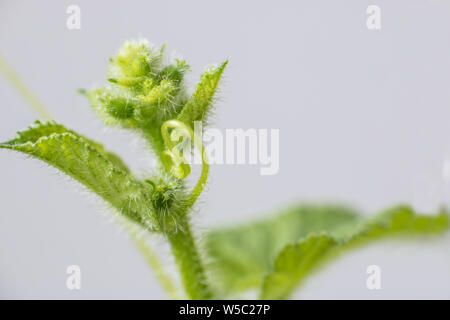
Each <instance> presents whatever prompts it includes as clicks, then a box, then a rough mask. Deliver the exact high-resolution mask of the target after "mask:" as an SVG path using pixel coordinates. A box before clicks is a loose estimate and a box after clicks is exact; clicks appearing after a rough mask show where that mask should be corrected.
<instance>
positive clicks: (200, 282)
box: [167, 217, 213, 300]
mask: <svg viewBox="0 0 450 320" xmlns="http://www.w3.org/2000/svg"><path fill="white" fill-rule="evenodd" d="M181 223H182V225H181V227H180V230H178V232H175V233H169V234H168V235H167V238H168V240H169V242H170V245H171V248H172V253H173V255H174V257H175V262H176V264H177V266H178V269H179V270H180V276H181V281H182V283H183V286H184V288H185V290H186V293H187V295H188V296H189V298H190V299H193V300H205V299H211V298H212V297H213V293H212V291H211V289H210V287H209V285H208V281H207V278H206V275H205V271H204V268H203V265H202V263H201V259H200V254H199V252H198V250H197V246H196V243H195V240H194V237H193V235H192V232H191V227H190V224H189V221H188V220H187V218H186V217H185V218H183V220H182V222H181Z"/></svg>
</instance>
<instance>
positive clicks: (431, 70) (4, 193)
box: [0, 0, 450, 299]
mask: <svg viewBox="0 0 450 320" xmlns="http://www.w3.org/2000/svg"><path fill="white" fill-rule="evenodd" d="M72 3H73V4H78V5H79V6H80V7H81V14H82V28H81V30H79V31H69V30H67V28H66V18H67V14H66V8H67V6H68V5H69V4H72ZM370 4H376V5H379V6H380V7H381V9H382V29H381V30H380V31H369V30H368V29H367V28H366V17H367V15H366V8H367V6H368V5H370ZM138 36H142V37H146V38H148V39H149V40H150V41H152V42H153V43H155V44H161V43H167V44H168V52H173V51H176V52H177V53H179V54H181V55H182V56H183V57H185V58H186V59H187V60H188V62H189V63H190V64H191V66H192V70H193V72H192V82H191V83H195V81H196V80H197V79H198V76H199V73H200V72H201V71H202V69H203V67H205V66H206V65H209V64H212V63H216V62H220V61H221V60H223V59H224V58H230V64H229V68H228V70H227V71H226V80H225V82H224V83H223V86H222V90H221V97H222V99H221V100H220V102H219V103H218V105H217V112H216V119H217V121H216V122H215V126H216V127H218V128H221V129H225V128H244V129H246V128H279V129H280V136H281V141H280V152H281V155H280V162H281V163H280V172H279V174H278V175H276V176H260V175H259V169H258V167H256V166H215V167H213V169H212V174H211V180H210V183H209V185H208V190H207V192H206V193H205V195H204V196H203V198H202V202H203V204H202V205H201V206H199V212H198V213H197V215H196V219H195V220H196V221H197V222H198V225H199V226H200V229H204V228H207V227H209V226H217V225H221V224H230V223H232V222H237V221H242V220H246V219H250V218H252V217H257V216H259V215H262V214H265V213H270V212H272V211H273V210H275V209H277V208H280V207H283V206H284V205H289V204H291V203H293V202H296V201H308V202H311V201H312V202H314V201H322V200H331V201H333V200H335V201H339V202H345V203H349V204H353V205H355V206H356V207H357V208H360V209H361V210H363V211H364V212H365V213H367V214H369V213H373V212H375V211H378V210H381V209H383V208H386V207H388V206H390V205H394V204H397V203H400V202H406V203H409V204H412V205H414V207H415V208H416V209H418V210H424V211H430V210H436V208H437V207H438V206H439V205H440V204H446V203H448V202H449V199H450V197H449V196H450V187H449V183H447V182H446V181H445V177H444V176H443V174H442V168H443V163H444V162H445V161H446V160H450V125H449V119H450V109H449V106H450V90H449V87H450V3H449V2H448V1H425V0H422V1H417V0H414V1H412V0H403V1H401V0H397V1H381V0H377V1H362V0H354V1H332V0H328V1H321V0H311V1H271V2H265V1H220V2H219V1H210V0H208V1H206V0H205V1H130V0H127V1H80V0H73V1H16V0H15V1H5V0H2V1H1V2H0V54H1V55H3V56H4V58H6V59H7V60H8V61H9V63H10V64H11V65H12V66H13V67H14V69H15V70H16V71H17V72H18V73H19V74H20V76H21V77H23V78H24V79H25V80H26V82H27V84H28V85H29V86H30V87H31V88H32V89H33V90H34V91H35V92H36V93H37V95H38V96H39V98H40V99H41V100H42V101H43V102H44V104H45V105H46V106H47V107H48V108H49V109H50V111H51V113H52V114H53V116H54V117H55V118H56V119H57V120H58V121H60V122H62V123H64V124H66V125H67V126H69V127H71V128H74V129H76V130H79V131H81V132H83V133H85V134H87V135H89V136H91V137H95V138H96V139H97V140H100V141H102V142H104V143H105V144H106V145H107V146H108V148H110V149H112V150H115V151H118V152H119V153H120V154H121V155H123V156H124V158H125V159H126V160H127V161H128V162H129V163H130V164H131V166H132V168H134V169H136V170H138V171H141V172H142V171H144V170H146V169H147V168H148V167H149V165H150V162H151V160H150V159H151V157H150V156H149V155H148V154H147V153H145V152H142V151H140V150H139V148H138V146H139V145H140V143H139V142H137V141H136V139H135V138H133V137H130V136H129V135H126V134H124V133H123V132H121V131H117V130H111V129H108V130H105V129H104V127H103V125H102V124H101V122H100V121H99V120H97V119H96V116H95V115H94V113H93V112H91V110H90V109H89V106H88V103H87V102H86V101H85V99H84V98H83V97H81V96H79V95H77V93H76V91H75V90H76V89H77V88H80V87H90V86H91V85H93V84H94V83H103V82H104V81H105V70H106V66H107V57H108V56H111V55H113V54H114V53H115V52H116V50H117V49H118V48H119V47H120V45H121V44H122V42H123V41H124V40H126V39H129V38H132V37H138ZM0 97H1V103H0V110H1V114H2V116H1V117H0V139H1V140H2V141H4V140H7V139H9V138H11V137H12V136H13V133H14V132H15V131H16V130H17V129H21V128H24V127H26V126H27V125H29V124H30V123H31V122H32V121H33V120H34V119H35V118H36V114H34V113H33V112H32V111H31V110H30V109H29V107H28V106H27V104H26V102H24V100H22V98H21V97H19V96H18V94H17V93H16V91H14V90H13V88H12V87H11V85H10V84H9V83H8V82H7V81H6V80H5V78H4V77H1V76H0ZM0 177H1V178H0V179H1V182H0V201H1V206H0V297H1V298H68V299H77V298H164V297H165V295H164V293H163V291H162V290H161V289H160V287H159V286H158V284H157V281H156V279H155V278H154V276H153V275H152V273H151V272H149V271H148V269H147V266H146V264H145V262H144V260H143V259H142V257H141V256H140V255H139V253H138V252H137V250H136V249H135V248H134V246H133V244H132V242H131V241H130V240H129V239H128V238H127V237H126V236H125V234H124V233H123V232H119V231H118V228H117V226H116V225H115V224H114V223H112V222H111V218H108V216H109V214H108V213H104V214H102V212H104V211H105V210H103V206H102V205H97V204H96V201H95V199H94V197H92V196H88V197H86V195H85V194H83V193H80V192H74V191H73V190H74V186H75V187H76V188H75V189H78V190H80V189H81V188H79V186H78V185H77V184H76V183H74V182H70V181H68V179H66V178H64V177H62V175H61V174H57V173H56V172H55V170H54V169H52V168H48V167H46V166H45V165H43V164H41V163H39V162H38V161H31V160H27V161H25V160H24V157H23V156H21V155H18V154H15V153H12V152H6V151H2V152H1V153H0ZM93 199H94V201H92V200H93ZM70 264H78V265H80V266H81V268H82V272H83V273H82V276H83V278H82V281H83V282H82V286H83V287H82V290H80V291H69V290H67V289H66V286H65V281H66V273H65V271H66V267H67V266H68V265H70ZM371 264H377V265H379V266H380V267H381V269H382V277H383V278H382V290H380V291H369V290H367V288H366V286H365V281H366V277H367V275H366V273H365V271H366V267H367V266H368V265H371ZM295 297H296V298H304V299H305V298H363V299H365V298H368V299H373V298H447V299H448V298H450V236H449V235H446V236H445V237H440V238H437V239H431V240H428V241H426V240H421V241H413V242H402V241H394V242H392V241H391V242H385V243H381V244H376V245H372V246H369V247H366V248H365V249H364V250H362V251H357V252H354V253H351V254H348V255H346V256H344V257H343V258H342V259H340V260H338V261H337V262H335V263H334V264H332V265H330V266H328V267H327V268H325V269H324V270H323V271H322V272H320V273H319V274H317V275H315V276H314V277H313V278H311V279H310V281H308V282H307V283H306V285H305V286H304V287H303V290H302V291H300V292H299V293H298V294H296V296H295Z"/></svg>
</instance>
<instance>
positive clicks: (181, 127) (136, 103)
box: [0, 41, 449, 299]
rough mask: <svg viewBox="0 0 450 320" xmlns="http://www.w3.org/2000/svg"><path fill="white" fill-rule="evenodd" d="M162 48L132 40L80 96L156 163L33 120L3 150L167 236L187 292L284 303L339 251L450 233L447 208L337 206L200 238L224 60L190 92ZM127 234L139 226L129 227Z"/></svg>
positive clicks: (295, 210)
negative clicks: (144, 167) (195, 214)
mask: <svg viewBox="0 0 450 320" xmlns="http://www.w3.org/2000/svg"><path fill="white" fill-rule="evenodd" d="M163 57H164V47H161V48H157V49H156V48H154V47H152V46H151V45H149V44H148V43H147V42H146V41H129V42H126V43H125V44H124V45H123V47H122V48H121V49H120V50H119V52H118V53H117V55H116V56H115V57H114V58H111V59H110V66H109V70H108V77H107V79H108V83H107V84H105V85H104V86H102V87H99V88H95V89H92V90H89V91H84V93H85V94H86V96H87V97H88V98H89V100H90V102H91V104H92V107H93V108H94V109H95V110H96V111H97V113H98V114H99V116H100V117H101V118H102V119H103V120H104V121H105V123H106V124H107V125H114V126H120V127H122V128H126V129H129V130H131V131H133V132H134V133H136V134H137V135H140V136H142V137H143V138H144V139H145V140H146V141H147V142H148V146H149V147H150V148H151V150H152V151H153V153H154V155H155V157H156V159H157V162H158V168H157V170H156V171H155V172H153V173H151V174H149V175H146V176H145V177H137V176H136V175H134V174H133V173H132V172H131V171H130V170H129V168H128V167H127V165H126V164H125V163H124V161H123V160H122V159H121V158H120V157H119V156H118V155H117V154H114V153H112V152H109V151H107V150H106V149H105V148H104V147H103V146H102V144H100V143H98V142H96V141H94V140H92V139H90V138H87V137H85V136H84V135H82V134H79V133H77V132H75V131H73V130H70V129H68V128H66V127H65V126H64V125H62V124H59V123H56V122H54V121H49V122H41V121H36V122H35V124H34V125H32V126H30V127H29V128H28V129H26V130H24V131H20V132H18V133H17V136H16V138H14V139H12V140H10V141H8V142H5V143H2V144H0V147H1V148H4V149H11V150H16V151H20V152H23V153H25V154H27V155H30V156H32V157H34V158H37V159H40V160H42V161H45V162H46V163H48V164H49V165H51V166H54V167H56V168H58V169H59V170H60V171H62V172H63V173H65V174H67V175H69V176H70V177H72V178H73V179H75V180H77V181H78V182H79V183H81V184H82V185H84V186H85V187H86V188H88V189H89V190H90V191H92V192H93V193H95V194H97V195H98V196H99V197H100V198H102V199H103V200H104V201H105V202H107V203H108V204H109V205H110V206H111V207H113V208H114V209H115V210H116V211H117V212H118V213H119V214H120V216H122V217H124V218H126V219H125V220H126V221H128V222H127V223H129V226H130V225H133V226H139V228H142V229H145V230H146V232H149V233H158V234H161V235H163V236H164V238H165V239H167V241H168V242H169V244H170V247H171V251H172V253H173V256H174V259H175V262H176V264H177V267H178V270H179V275H180V277H179V278H180V279H181V285H182V288H181V289H183V290H182V291H183V292H184V296H183V297H187V298H190V299H212V298H215V299H220V298H230V297H235V298H236V297H238V298H239V297H242V295H243V294H244V293H245V292H247V291H249V290H252V291H253V292H254V291H255V289H256V290H257V291H258V294H259V298H261V299H284V298H289V296H290V294H291V293H292V292H293V291H294V290H295V289H296V288H297V287H298V285H299V284H301V283H302V282H303V281H304V280H305V279H306V277H307V276H308V275H310V274H311V273H312V272H313V271H315V270H317V269H318V267H320V266H321V265H323V264H324V263H325V262H328V261H329V260H330V259H331V258H333V257H335V256H336V255H338V254H340V253H341V252H343V251H345V250H348V249H351V248H353V247H355V246H358V245H361V244H365V243H367V242H369V241H373V240H376V239H379V238H383V237H386V236H392V235H408V234H409V235H413V234H437V233H442V232H444V231H445V230H447V229H448V226H449V217H448V214H447V213H446V212H444V211H442V212H440V213H438V214H436V215H434V216H430V215H419V214H417V213H415V212H414V211H413V210H412V209H411V208H410V207H407V206H397V207H394V208H392V209H390V210H387V211H385V212H382V213H381V214H378V215H375V216H374V217H372V218H368V219H366V218H363V217H361V216H360V215H358V214H357V213H356V212H355V211H353V210H352V209H349V208H347V207H342V206H330V205H298V206H293V207H291V208H290V209H287V210H285V211H284V212H281V213H280V214H278V215H275V216H273V217H271V218H266V219H263V220H261V221H254V222H252V223H248V224H244V225H240V226H236V227H234V228H226V229H218V230H212V231H209V232H207V234H206V235H204V236H202V239H204V240H202V241H201V242H200V241H197V240H196V239H195V238H194V235H193V233H192V226H191V217H192V208H193V206H194V204H195V202H196V200H197V198H198V197H199V195H200V194H201V192H202V190H203V188H204V186H205V184H206V182H207V178H208V173H209V165H208V161H207V159H206V155H205V153H204V147H203V144H202V141H200V139H199V137H198V136H197V135H196V134H195V133H194V130H193V128H194V127H193V125H194V122H195V121H200V122H202V124H203V126H206V125H207V121H208V115H210V113H211V109H212V105H213V102H214V98H215V93H216V91H217V88H218V85H219V82H220V79H221V77H222V74H223V72H224V69H225V67H226V65H227V61H224V62H223V63H221V64H219V65H218V66H213V67H209V68H207V69H206V70H205V71H204V72H203V74H202V75H201V78H200V81H199V82H198V84H197V85H196V87H195V90H194V92H193V93H192V94H189V93H188V92H187V89H186V86H185V82H184V78H185V75H186V73H187V72H188V71H189V66H188V64H187V63H186V62H185V61H184V60H174V61H172V62H171V63H169V64H165V63H164V61H165V60H164V58H163ZM186 141H189V142H192V143H193V145H194V146H195V147H196V148H197V150H199V151H200V153H201V156H202V169H201V173H200V174H199V178H198V182H197V183H196V184H195V185H194V186H192V187H190V186H189V185H188V184H187V183H186V181H185V179H186V177H187V176H189V174H190V166H189V164H188V162H187V161H186V160H185V159H186V154H185V152H186V149H185V148H181V147H180V146H182V145H183V144H184V143H185V142H186ZM130 230H131V228H130ZM132 235H133V237H134V238H135V239H137V243H138V245H139V247H140V248H141V249H142V251H143V252H144V253H145V255H146V257H147V258H148V260H149V261H150V262H151V264H152V265H153V266H155V267H156V268H157V270H156V271H157V273H158V274H159V275H160V279H161V280H162V282H163V286H164V287H165V288H167V289H168V290H169V291H171V290H173V283H172V281H171V280H170V279H169V277H168V276H167V275H166V274H164V271H165V270H164V269H165V268H164V266H161V265H160V264H159V262H158V260H157V259H156V257H155V256H154V255H153V254H152V252H151V251H149V250H148V248H146V246H145V245H144V244H143V242H139V237H138V235H137V234H136V233H135V232H132Z"/></svg>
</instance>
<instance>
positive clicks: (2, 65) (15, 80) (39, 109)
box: [0, 56, 52, 120]
mask: <svg viewBox="0 0 450 320" xmlns="http://www.w3.org/2000/svg"><path fill="white" fill-rule="evenodd" d="M0 71H1V72H3V74H4V75H5V77H6V78H7V79H8V80H9V82H10V83H11V84H12V85H13V86H14V88H16V90H17V91H18V92H19V93H20V95H21V96H22V97H23V98H25V100H27V101H28V103H29V104H30V106H31V107H32V108H33V110H34V111H35V112H36V113H37V114H39V116H40V117H41V118H43V119H45V120H50V119H52V116H51V115H50V112H49V111H48V110H47V108H45V106H44V105H43V104H42V103H41V102H40V101H39V99H38V98H36V96H35V95H34V94H33V92H31V90H30V89H28V87H27V86H26V85H25V83H24V82H23V81H22V80H21V79H20V77H19V76H18V75H17V74H16V73H15V72H14V70H13V69H12V68H11V67H10V66H9V65H8V63H7V62H6V61H5V59H3V58H2V56H0Z"/></svg>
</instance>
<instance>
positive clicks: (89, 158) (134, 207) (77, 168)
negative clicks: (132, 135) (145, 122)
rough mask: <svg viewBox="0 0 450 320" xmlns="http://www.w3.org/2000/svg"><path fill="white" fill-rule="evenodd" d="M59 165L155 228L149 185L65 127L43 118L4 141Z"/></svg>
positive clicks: (133, 217)
mask: <svg viewBox="0 0 450 320" xmlns="http://www.w3.org/2000/svg"><path fill="white" fill-rule="evenodd" d="M0 148H6V149H11V150H16V151H20V152H23V153H25V154H27V155H30V156H33V157H35V158H37V159H40V160H43V161H45V162H47V163H48V164H50V165H52V166H54V167H56V168H58V169H59V170H61V171H62V172H64V173H66V174H67V175H69V176H71V177H72V178H74V179H75V180H77V181H79V182H80V183H82V184H83V185H84V186H86V187H87V188H88V189H90V190H92V191H94V192H95V193H96V194H97V195H99V196H100V197H101V198H103V199H104V200H106V201H107V202H108V203H109V204H110V205H111V206H112V207H114V208H116V209H117V210H118V211H119V212H121V213H122V214H123V215H124V216H126V217H128V218H129V219H131V220H133V221H135V222H138V223H139V224H141V225H142V226H144V227H146V228H149V229H154V227H155V218H154V214H153V208H152V205H151V199H150V192H149V189H148V188H150V187H148V186H147V185H146V184H144V183H142V182H140V181H139V180H137V179H135V178H134V177H133V176H132V175H131V174H130V173H129V171H128V169H127V167H126V166H125V164H123V161H122V160H121V159H120V158H119V157H118V156H117V155H115V154H113V153H111V152H108V151H106V150H105V149H104V148H103V146H102V145H101V144H99V143H97V142H94V141H92V140H89V139H87V138H85V137H83V136H81V135H79V134H77V133H76V132H74V131H72V130H69V129H66V128H65V127H64V126H62V125H60V124H57V123H54V122H48V123H41V122H39V121H37V122H36V124H35V125H34V126H32V127H30V128H28V129H27V130H25V131H21V132H18V133H17V137H16V138H15V139H13V140H10V141H8V142H5V143H2V144H0Z"/></svg>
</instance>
